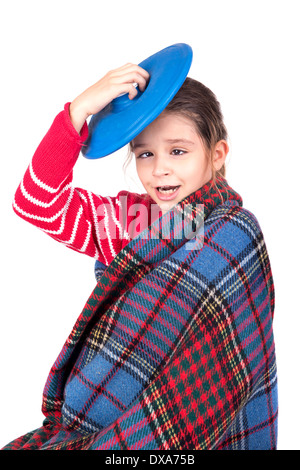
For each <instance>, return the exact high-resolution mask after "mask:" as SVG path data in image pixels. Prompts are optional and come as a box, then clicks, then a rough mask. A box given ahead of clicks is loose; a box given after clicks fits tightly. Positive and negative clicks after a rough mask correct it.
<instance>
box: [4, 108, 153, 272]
mask: <svg viewBox="0 0 300 470" xmlns="http://www.w3.org/2000/svg"><path fill="white" fill-rule="evenodd" d="M87 137H88V127H87V124H86V123H85V124H84V126H83V128H82V130H81V133H80V135H79V134H78V133H77V132H76V130H75V128H74V127H73V125H72V123H71V120H70V116H69V103H67V104H66V105H65V107H64V111H62V112H61V113H59V114H58V115H57V116H56V118H55V119H54V122H53V124H52V125H51V127H50V129H49V131H48V132H47V134H46V135H45V137H44V138H43V140H42V141H41V143H40V145H39V146H38V148H37V150H36V152H35V154H34V156H33V159H32V161H31V163H30V165H29V167H28V169H27V170H26V173H25V175H24V177H23V180H22V181H21V183H20V185H19V187H18V189H17V191H16V194H15V198H14V201H13V208H14V210H15V212H16V213H17V214H18V215H19V216H20V217H22V218H23V219H25V220H26V221H28V222H30V223H31V224H33V225H35V226H36V227H38V228H39V229H41V230H43V231H44V232H45V233H47V234H48V235H49V236H51V237H53V238H54V239H56V240H58V241H59V242H61V243H63V244H65V245H66V246H68V247H69V248H71V249H73V250H76V251H78V252H81V253H84V254H86V255H88V256H91V257H93V258H95V259H97V260H99V261H101V262H102V263H104V264H105V265H108V264H109V263H110V262H111V261H112V260H113V258H114V257H115V256H116V255H117V254H118V253H119V251H120V250H121V249H122V248H123V247H124V246H125V245H126V244H127V243H128V242H129V241H130V240H131V239H133V238H134V237H135V236H136V235H137V234H138V233H140V232H141V231H142V230H143V229H145V228H146V227H148V225H149V224H150V223H151V207H152V209H153V207H154V206H155V203H154V201H153V200H152V199H151V198H150V196H148V195H147V194H143V195H140V194H136V193H130V192H128V191H120V192H119V193H118V194H117V196H115V197H102V196H98V195H96V194H93V193H91V192H90V191H87V190H85V189H81V188H74V187H73V186H72V172H73V167H74V165H75V163H76V161H77V158H78V156H79V152H80V150H81V147H82V145H83V143H84V141H85V140H86V139H87ZM156 208H157V206H156ZM154 212H155V211H152V218H153V213H154ZM155 218H156V217H155Z"/></svg>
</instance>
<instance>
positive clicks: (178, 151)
mask: <svg viewBox="0 0 300 470" xmlns="http://www.w3.org/2000/svg"><path fill="white" fill-rule="evenodd" d="M172 153H173V155H183V154H184V153H186V151H185V150H180V149H174V150H172Z"/></svg>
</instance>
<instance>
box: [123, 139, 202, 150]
mask: <svg viewBox="0 0 300 470" xmlns="http://www.w3.org/2000/svg"><path fill="white" fill-rule="evenodd" d="M165 142H167V143H168V144H189V145H195V142H193V141H192V140H188V139H166V140H165ZM141 147H148V144H147V143H143V142H140V143H137V144H134V145H132V149H133V150H136V149H137V148H141Z"/></svg>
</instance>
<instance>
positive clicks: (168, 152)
mask: <svg viewBox="0 0 300 470" xmlns="http://www.w3.org/2000/svg"><path fill="white" fill-rule="evenodd" d="M132 149H133V152H134V154H135V157H136V169H137V173H138V176H139V178H140V180H141V182H142V184H143V186H144V188H145V190H146V191H147V193H148V194H149V195H150V196H151V197H152V199H154V201H155V202H156V203H157V204H158V206H159V207H160V208H161V210H162V212H163V213H165V212H167V211H168V210H169V209H170V208H171V207H173V206H174V205H175V204H177V203H178V202H180V201H181V200H182V199H184V198H185V197H186V196H188V195H189V194H191V193H193V192H194V191H196V190H197V189H199V188H201V186H203V185H204V184H205V183H207V182H208V181H209V180H210V179H211V178H212V171H211V167H210V163H209V159H208V157H207V155H206V152H205V148H204V145H203V142H202V140H201V138H200V136H199V135H198V134H197V132H196V129H195V127H194V124H193V122H192V121H191V120H190V119H188V118H186V117H183V116H177V115H173V114H167V113H162V114H161V115H160V116H159V117H158V118H157V119H156V120H155V121H153V122H152V123H151V124H150V125H149V126H148V127H147V128H146V129H144V130H143V131H142V132H141V133H140V134H139V135H138V136H137V137H136V138H135V139H134V140H133V141H132Z"/></svg>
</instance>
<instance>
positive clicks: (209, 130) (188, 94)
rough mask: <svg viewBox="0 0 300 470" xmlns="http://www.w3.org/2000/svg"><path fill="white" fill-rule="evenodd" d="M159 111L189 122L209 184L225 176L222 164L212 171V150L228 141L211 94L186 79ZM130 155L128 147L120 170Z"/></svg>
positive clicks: (219, 108) (190, 79) (199, 84)
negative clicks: (201, 149) (200, 143)
mask: <svg viewBox="0 0 300 470" xmlns="http://www.w3.org/2000/svg"><path fill="white" fill-rule="evenodd" d="M163 112H164V113H173V114H177V115H181V116H182V115H183V116H185V117H187V118H189V119H191V120H192V121H193V123H194V125H195V127H196V130H197V132H198V134H199V136H200V137H201V138H202V140H203V143H204V146H205V148H206V151H207V156H208V158H209V159H210V164H211V169H212V179H213V184H215V183H216V180H217V179H219V178H220V180H222V178H224V177H225V174H226V168H225V165H223V166H222V168H221V169H220V170H215V168H214V165H213V150H214V148H215V146H216V144H217V143H218V142H219V141H220V140H227V139H228V134H227V129H226V127H225V124H224V121H223V114H222V111H221V106H220V103H219V101H218V100H217V98H216V96H215V94H214V93H213V92H212V91H211V90H210V89H209V88H207V87H206V86H205V85H203V84H202V83H200V82H198V81H197V80H194V79H192V78H190V77H188V78H186V80H185V82H184V83H183V85H182V87H181V88H180V89H179V91H178V92H177V94H176V95H175V97H174V98H173V99H172V101H171V102H170V103H169V104H168V106H167V107H166V108H165V110H164V111H163ZM131 154H132V148H131V144H129V154H128V158H127V160H126V162H125V163H124V168H125V167H126V166H127V165H128V164H129V162H130V160H131Z"/></svg>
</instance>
